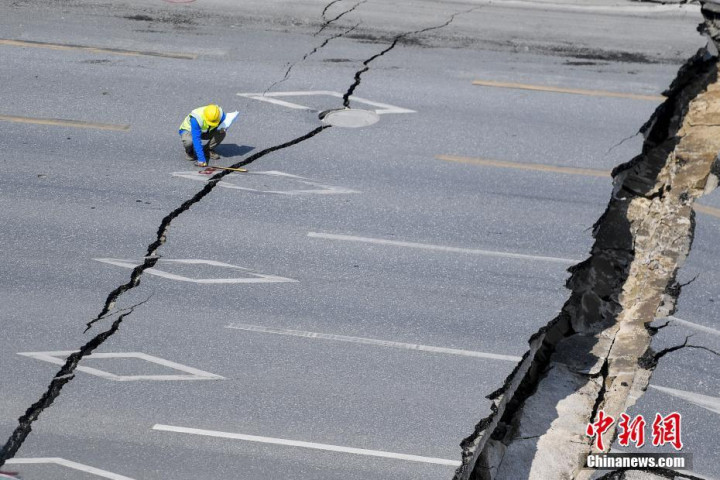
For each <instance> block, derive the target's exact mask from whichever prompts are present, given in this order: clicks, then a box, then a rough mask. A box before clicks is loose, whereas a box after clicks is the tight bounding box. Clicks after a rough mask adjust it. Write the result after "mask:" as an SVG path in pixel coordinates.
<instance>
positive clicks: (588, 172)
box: [435, 155, 610, 177]
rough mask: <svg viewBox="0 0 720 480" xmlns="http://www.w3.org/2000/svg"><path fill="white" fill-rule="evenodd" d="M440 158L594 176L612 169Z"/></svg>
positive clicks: (607, 175) (442, 158)
mask: <svg viewBox="0 0 720 480" xmlns="http://www.w3.org/2000/svg"><path fill="white" fill-rule="evenodd" d="M435 158H437V159H438V160H445V161H446V162H458V163H468V164H471V165H483V166H486V167H499V168H516V169H518V170H536V171H540V172H555V173H569V174H571V175H585V176H592V177H609V176H610V170H596V169H594V168H577V167H558V166H555V165H543V164H541V163H522V162H505V161H502V160H490V159H486V158H470V157H459V156H456V155H437V156H436V157H435Z"/></svg>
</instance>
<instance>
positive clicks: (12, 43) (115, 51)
mask: <svg viewBox="0 0 720 480" xmlns="http://www.w3.org/2000/svg"><path fill="white" fill-rule="evenodd" d="M0 45H4V46H7V47H31V48H47V49H50V50H82V51H85V52H90V53H104V54H111V55H124V56H129V57H162V58H178V59H182V60H195V59H196V58H197V55H195V54H194V53H166V52H143V51H139V50H123V49H120V48H99V47H87V46H84V45H64V44H60V43H46V42H35V41H29V40H10V39H0Z"/></svg>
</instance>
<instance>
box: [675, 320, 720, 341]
mask: <svg viewBox="0 0 720 480" xmlns="http://www.w3.org/2000/svg"><path fill="white" fill-rule="evenodd" d="M666 318H667V319H668V320H672V321H673V322H675V323H679V324H680V325H685V326H686V327H688V328H692V329H693V330H698V331H700V332H705V333H709V334H710V335H717V336H719V337H720V330H715V329H714V328H710V327H706V326H704V325H698V324H697V323H692V322H688V321H687V320H683V319H681V318H677V317H673V316H672V315H670V316H669V317H666Z"/></svg>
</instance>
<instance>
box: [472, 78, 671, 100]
mask: <svg viewBox="0 0 720 480" xmlns="http://www.w3.org/2000/svg"><path fill="white" fill-rule="evenodd" d="M472 84H473V85H480V86H482V87H496V88H514V89H518V90H534V91H538V92H553V93H569V94H572V95H587V96H591V97H615V98H629V99H633V100H648V101H651V102H662V101H664V100H665V97H663V96H662V95H638V94H635V93H622V92H608V91H606V90H584V89H581V88H563V87H551V86H548V85H531V84H528V83H508V82H493V81H491V80H475V81H474V82H472Z"/></svg>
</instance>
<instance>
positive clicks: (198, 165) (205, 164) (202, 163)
mask: <svg viewBox="0 0 720 480" xmlns="http://www.w3.org/2000/svg"><path fill="white" fill-rule="evenodd" d="M195 166H196V167H207V166H208V164H207V162H195Z"/></svg>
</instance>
